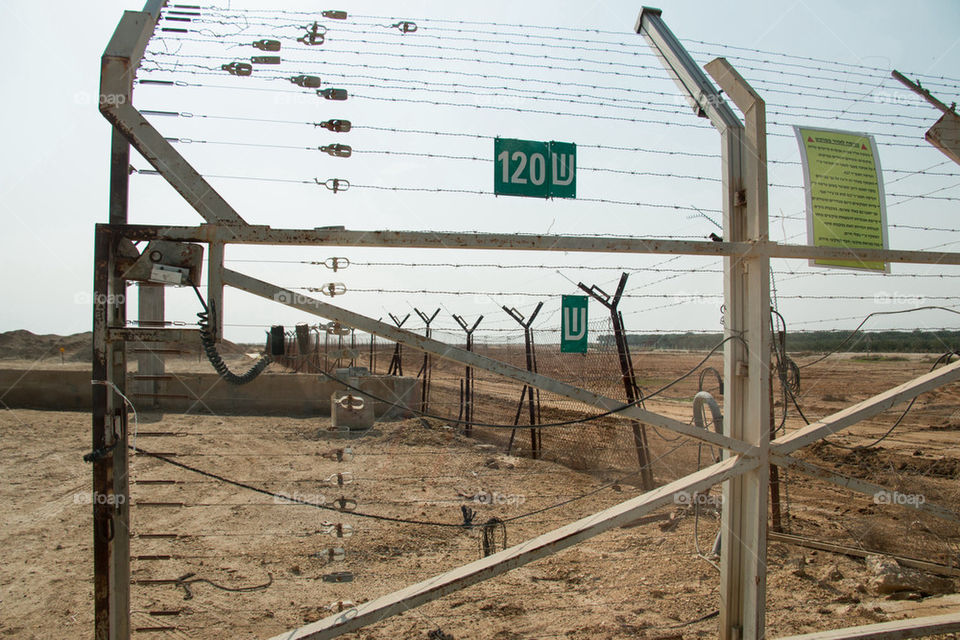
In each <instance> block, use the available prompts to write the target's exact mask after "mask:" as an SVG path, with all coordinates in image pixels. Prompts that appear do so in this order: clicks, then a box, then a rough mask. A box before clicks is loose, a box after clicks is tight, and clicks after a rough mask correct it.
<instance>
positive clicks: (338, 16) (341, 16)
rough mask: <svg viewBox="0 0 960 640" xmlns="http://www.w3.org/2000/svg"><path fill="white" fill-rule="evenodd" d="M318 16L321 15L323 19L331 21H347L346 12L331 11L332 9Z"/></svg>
mask: <svg viewBox="0 0 960 640" xmlns="http://www.w3.org/2000/svg"><path fill="white" fill-rule="evenodd" d="M320 15H322V16H323V17H324V18H330V19H331V20H346V19H347V12H346V11H334V10H332V9H328V10H326V11H321V12H320Z"/></svg>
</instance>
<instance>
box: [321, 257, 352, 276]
mask: <svg viewBox="0 0 960 640" xmlns="http://www.w3.org/2000/svg"><path fill="white" fill-rule="evenodd" d="M323 266H325V267H326V268H327V269H333V272H334V273H336V272H337V270H338V269H346V268H347V267H349V266H350V259H349V258H343V257H340V256H335V257H332V258H327V259H326V260H324V261H323Z"/></svg>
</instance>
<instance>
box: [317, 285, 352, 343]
mask: <svg viewBox="0 0 960 640" xmlns="http://www.w3.org/2000/svg"><path fill="white" fill-rule="evenodd" d="M310 291H316V292H317V293H322V294H323V295H325V296H330V297H331V298H333V297H336V296H342V295H343V294H345V293H346V292H347V285H345V284H343V283H342V282H328V283H327V284H325V285H323V286H322V287H320V288H314V287H311V288H310ZM343 335H346V334H343Z"/></svg>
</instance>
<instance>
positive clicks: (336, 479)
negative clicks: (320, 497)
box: [326, 471, 353, 487]
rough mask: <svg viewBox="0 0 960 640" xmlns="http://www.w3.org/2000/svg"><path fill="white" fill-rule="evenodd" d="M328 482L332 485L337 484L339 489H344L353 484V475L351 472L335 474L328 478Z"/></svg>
mask: <svg viewBox="0 0 960 640" xmlns="http://www.w3.org/2000/svg"><path fill="white" fill-rule="evenodd" d="M326 482H328V483H330V484H335V485H337V486H338V487H342V486H344V485H347V484H353V474H352V473H351V472H349V471H346V472H343V473H335V474H333V475H331V476H329V477H327V479H326Z"/></svg>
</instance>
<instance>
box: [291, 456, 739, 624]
mask: <svg viewBox="0 0 960 640" xmlns="http://www.w3.org/2000/svg"><path fill="white" fill-rule="evenodd" d="M756 466H757V463H756V461H755V460H753V459H750V458H741V457H734V458H728V459H726V460H723V461H722V462H719V463H717V464H715V465H712V466H710V467H707V468H705V469H701V470H700V471H698V472H696V473H693V474H691V475H688V476H685V477H683V478H680V479H679V480H675V481H673V482H671V483H670V484H667V485H664V486H662V487H659V488H657V489H654V490H653V491H648V492H647V493H644V494H643V495H640V496H637V497H636V498H632V499H630V500H627V501H625V502H622V503H620V504H618V505H615V506H613V507H610V508H608V509H604V510H603V511H599V512H597V513H595V514H593V515H590V516H587V517H586V518H581V519H580V520H577V521H576V522H572V523H570V524H568V525H565V526H563V527H560V528H559V529H554V530H553V531H549V532H547V533H544V534H542V535H540V536H537V537H536V538H533V539H531V540H527V541H526V542H523V543H521V544H518V545H516V546H513V547H510V548H509V549H505V550H503V551H500V552H498V553H495V554H493V555H490V556H487V557H486V558H483V559H482V560H476V561H474V562H471V563H469V564H466V565H464V566H462V567H458V568H456V569H453V570H451V571H447V572H446V573H442V574H440V575H438V576H435V577H433V578H429V579H427V580H424V581H423V582H419V583H417V584H414V585H411V586H409V587H406V588H404V589H401V590H399V591H395V592H393V593H390V594H387V595H384V596H381V597H379V598H376V599H374V600H371V601H370V602H368V603H366V604H362V605H360V606H359V607H356V608H354V609H350V610H347V611H344V612H343V613H339V614H336V615H333V616H329V617H327V618H324V619H323V620H319V621H317V622H314V623H311V624H308V625H306V626H304V627H300V628H299V629H294V630H292V631H288V632H285V633H282V634H280V635H277V636H274V637H273V638H272V640H325V639H327V638H335V637H337V636H339V635H341V634H344V633H348V632H350V631H355V630H357V629H360V628H361V627H364V626H366V625H369V624H373V623H375V622H380V621H382V620H384V619H385V618H388V617H390V616H393V615H396V614H398V613H403V612H404V611H408V610H410V609H412V608H414V607H418V606H420V605H422V604H425V603H427V602H430V601H432V600H436V599H438V598H441V597H443V596H445V595H447V594H450V593H454V592H455V591H459V590H460V589H463V588H465V587H469V586H470V585H473V584H476V583H478V582H482V581H483V580H487V579H489V578H492V577H494V576H498V575H500V574H502V573H506V572H507V571H510V570H511V569H516V568H517V567H521V566H523V565H525V564H527V563H529V562H533V561H534V560H538V559H540V558H543V557H545V556H548V555H551V554H554V553H556V552H558V551H561V550H562V549H566V548H567V547H570V546H573V545H575V544H577V543H579V542H582V541H584V540H588V539H590V538H592V537H594V536H596V535H598V534H601V533H603V532H605V531H609V530H610V529H613V528H616V527H619V526H621V525H624V524H627V523H628V522H632V521H633V520H636V519H637V518H639V517H640V516H642V515H644V514H646V513H650V512H651V511H654V510H655V509H658V508H660V507H663V506H666V505H669V504H673V503H674V501H675V497H674V496H676V495H677V494H678V493H681V492H686V493H688V494H692V493H696V492H700V491H704V490H706V489H707V488H709V487H711V486H713V485H715V484H717V483H718V482H722V481H723V480H726V479H728V478H732V477H735V476H737V475H738V474H741V473H745V472H747V471H750V470H752V469H755V468H756Z"/></svg>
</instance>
